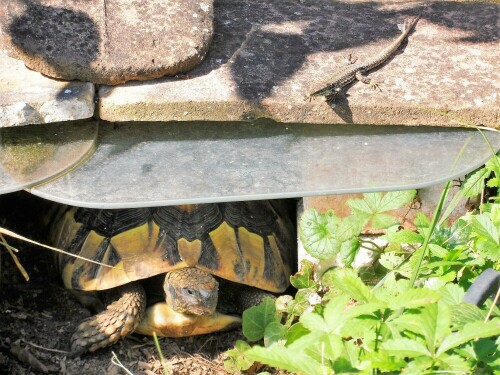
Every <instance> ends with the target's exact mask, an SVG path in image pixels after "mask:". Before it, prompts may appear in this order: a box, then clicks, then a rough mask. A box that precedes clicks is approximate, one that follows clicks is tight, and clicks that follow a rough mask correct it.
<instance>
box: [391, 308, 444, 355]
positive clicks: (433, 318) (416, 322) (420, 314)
mask: <svg viewBox="0 0 500 375" xmlns="http://www.w3.org/2000/svg"><path fill="white" fill-rule="evenodd" d="M450 321H451V314H450V310H449V307H448V305H446V304H444V303H442V302H438V303H433V304H428V305H425V306H424V307H421V308H419V309H418V310H414V311H413V310H408V312H407V313H405V314H403V315H402V316H400V317H398V318H396V319H395V320H394V322H395V323H396V324H397V326H398V327H399V328H400V329H406V330H409V331H410V332H414V333H416V334H418V335H421V336H423V337H424V339H425V341H426V345H427V348H428V350H429V351H431V352H432V353H434V351H435V349H436V348H437V346H438V343H439V342H440V340H441V339H442V338H443V337H445V336H447V335H449V334H450V333H451V329H450Z"/></svg>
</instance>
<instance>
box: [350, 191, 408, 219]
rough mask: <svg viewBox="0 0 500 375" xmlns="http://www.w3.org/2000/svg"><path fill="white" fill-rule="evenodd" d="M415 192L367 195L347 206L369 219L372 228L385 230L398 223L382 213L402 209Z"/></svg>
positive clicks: (351, 200)
mask: <svg viewBox="0 0 500 375" xmlns="http://www.w3.org/2000/svg"><path fill="white" fill-rule="evenodd" d="M415 195H416V190H407V191H391V192H388V193H386V194H382V193H367V194H364V198H363V199H350V200H348V201H347V204H348V205H349V206H350V207H351V208H352V209H353V211H354V213H355V214H357V215H359V216H360V217H363V218H366V219H371V220H372V227H373V228H380V229H385V228H389V227H391V226H394V225H398V224H399V221H398V220H397V219H396V218H395V217H394V216H391V215H387V214H384V213H383V212H386V211H390V210H395V209H397V208H400V207H403V206H404V205H405V204H407V203H409V202H411V200H412V199H413V198H415Z"/></svg>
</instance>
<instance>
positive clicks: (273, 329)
mask: <svg viewBox="0 0 500 375" xmlns="http://www.w3.org/2000/svg"><path fill="white" fill-rule="evenodd" d="M286 332H287V328H286V327H285V326H284V325H282V324H281V323H279V322H270V323H269V324H268V325H266V329H265V331H264V346H266V347H267V346H270V345H272V344H274V343H279V342H280V341H282V340H284V339H285V337H286Z"/></svg>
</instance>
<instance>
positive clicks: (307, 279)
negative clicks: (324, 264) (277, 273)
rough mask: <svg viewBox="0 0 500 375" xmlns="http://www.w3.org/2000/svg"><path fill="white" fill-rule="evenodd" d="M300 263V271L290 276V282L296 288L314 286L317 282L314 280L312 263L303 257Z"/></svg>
mask: <svg viewBox="0 0 500 375" xmlns="http://www.w3.org/2000/svg"><path fill="white" fill-rule="evenodd" d="M300 265H301V267H300V271H299V272H297V273H296V274H295V275H293V276H291V277H290V283H291V284H292V286H293V287H294V288H296V289H304V288H315V287H316V286H317V285H318V284H317V283H316V282H315V281H314V267H315V265H314V263H313V262H311V261H309V260H307V259H303V260H302V261H301V262H300Z"/></svg>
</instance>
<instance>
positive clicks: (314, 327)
mask: <svg viewBox="0 0 500 375" xmlns="http://www.w3.org/2000/svg"><path fill="white" fill-rule="evenodd" d="M300 323H302V325H303V326H304V327H305V328H307V329H308V330H309V331H312V332H326V333H328V332H329V329H328V325H327V324H326V322H325V319H323V317H322V316H321V315H319V314H318V313H316V312H310V313H306V314H304V315H302V316H301V317H300Z"/></svg>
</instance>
